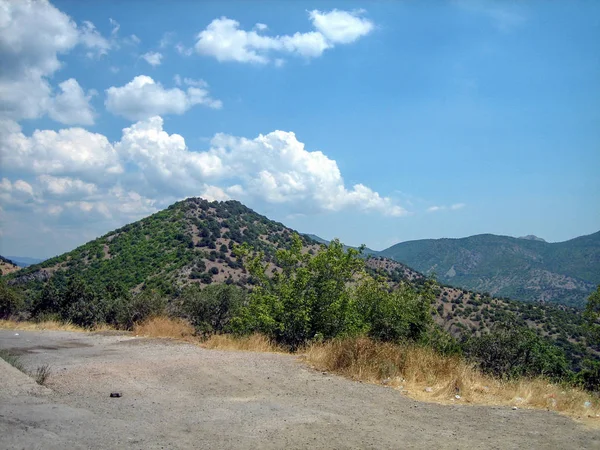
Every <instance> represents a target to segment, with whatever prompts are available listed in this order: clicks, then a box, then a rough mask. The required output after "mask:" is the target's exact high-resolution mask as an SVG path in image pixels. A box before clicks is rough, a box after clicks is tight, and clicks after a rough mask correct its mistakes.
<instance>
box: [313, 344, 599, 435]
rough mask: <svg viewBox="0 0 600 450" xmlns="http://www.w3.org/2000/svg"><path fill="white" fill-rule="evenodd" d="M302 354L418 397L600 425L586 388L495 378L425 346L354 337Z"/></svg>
mask: <svg viewBox="0 0 600 450" xmlns="http://www.w3.org/2000/svg"><path fill="white" fill-rule="evenodd" d="M304 357H305V359H306V360H307V362H308V363H309V364H311V365H313V366H314V367H315V368H318V369H319V370H327V371H330V372H334V373H339V374H341V375H344V376H346V377H349V378H352V379H355V380H361V381H366V382H370V383H381V384H385V385H389V386H391V387H394V388H396V389H398V390H400V391H402V392H403V393H405V394H407V395H409V396H410V397H412V398H414V399H417V400H423V401H436V402H440V403H476V404H484V405H506V406H516V407H519V408H538V409H549V410H553V411H557V412H561V413H564V414H567V415H570V416H574V417H582V418H591V419H592V422H593V423H595V424H596V425H599V426H600V399H599V398H598V397H595V396H592V395H590V394H588V393H586V392H585V391H582V390H580V389H575V388H573V387H565V386H561V385H558V384H554V383H550V382H548V381H547V380H544V379H541V378H536V379H531V380H528V379H523V380H520V381H512V382H507V381H501V380H497V379H495V378H492V377H489V376H486V375H483V374H482V373H481V372H479V371H478V370H477V369H475V368H474V367H473V366H472V365H470V364H468V363H466V362H465V361H464V360H462V359H460V358H458V357H445V356H441V355H439V354H437V353H436V352H434V351H433V350H431V349H427V348H423V347H418V346H400V345H395V344H389V343H380V342H375V341H372V340H370V339H368V338H353V339H345V340H335V341H330V342H327V343H324V344H315V345H312V346H310V347H308V348H307V349H306V350H305V356H304ZM456 396H459V398H457V397H456Z"/></svg>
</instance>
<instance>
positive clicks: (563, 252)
mask: <svg viewBox="0 0 600 450" xmlns="http://www.w3.org/2000/svg"><path fill="white" fill-rule="evenodd" d="M378 255H380V256H385V257H388V258H391V259H394V260H396V261H400V262H403V263H405V264H407V265H408V266H410V267H413V268H415V269H416V270H418V271H420V272H423V273H425V274H433V273H435V274H436V276H437V277H438V279H439V281H441V282H442V283H447V284H450V285H453V286H457V287H460V288H466V289H472V290H476V291H480V292H490V293H492V294H494V295H497V296H506V297H511V298H515V299H519V300H526V301H542V302H551V303H564V304H567V305H571V306H578V307H582V306H583V305H584V304H585V300H586V299H587V297H588V296H589V294H590V293H591V292H593V290H594V289H595V287H596V285H598V284H600V231H599V232H596V233H592V234H590V235H585V236H579V237H576V238H573V239H569V240H567V241H563V242H556V243H550V242H545V241H540V240H538V239H521V238H515V237H511V236H500V235H495V234H478V235H474V236H468V237H466V238H442V239H421V240H415V241H406V242H401V243H398V244H395V245H393V246H391V247H389V248H387V249H385V250H382V251H380V252H378Z"/></svg>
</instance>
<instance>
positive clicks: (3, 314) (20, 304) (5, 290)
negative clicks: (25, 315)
mask: <svg viewBox="0 0 600 450" xmlns="http://www.w3.org/2000/svg"><path fill="white" fill-rule="evenodd" d="M24 306H25V302H24V299H23V296H22V295H21V293H20V292H17V291H16V290H15V289H14V288H12V287H10V286H8V284H6V280H4V279H3V278H0V319H7V318H9V317H10V316H12V315H14V314H17V313H19V312H21V311H22V310H23V308H24Z"/></svg>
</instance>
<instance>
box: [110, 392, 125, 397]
mask: <svg viewBox="0 0 600 450" xmlns="http://www.w3.org/2000/svg"><path fill="white" fill-rule="evenodd" d="M110 397H111V398H119V397H123V394H121V393H120V392H111V393H110Z"/></svg>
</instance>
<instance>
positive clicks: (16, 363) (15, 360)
mask: <svg viewBox="0 0 600 450" xmlns="http://www.w3.org/2000/svg"><path fill="white" fill-rule="evenodd" d="M0 359H3V360H4V361H6V362H7V363H9V364H10V365H11V366H13V367H14V368H15V369H18V370H20V371H21V372H25V366H23V363H22V362H21V359H20V358H19V357H18V356H17V355H13V354H12V353H10V352H9V351H7V350H4V349H0Z"/></svg>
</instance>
